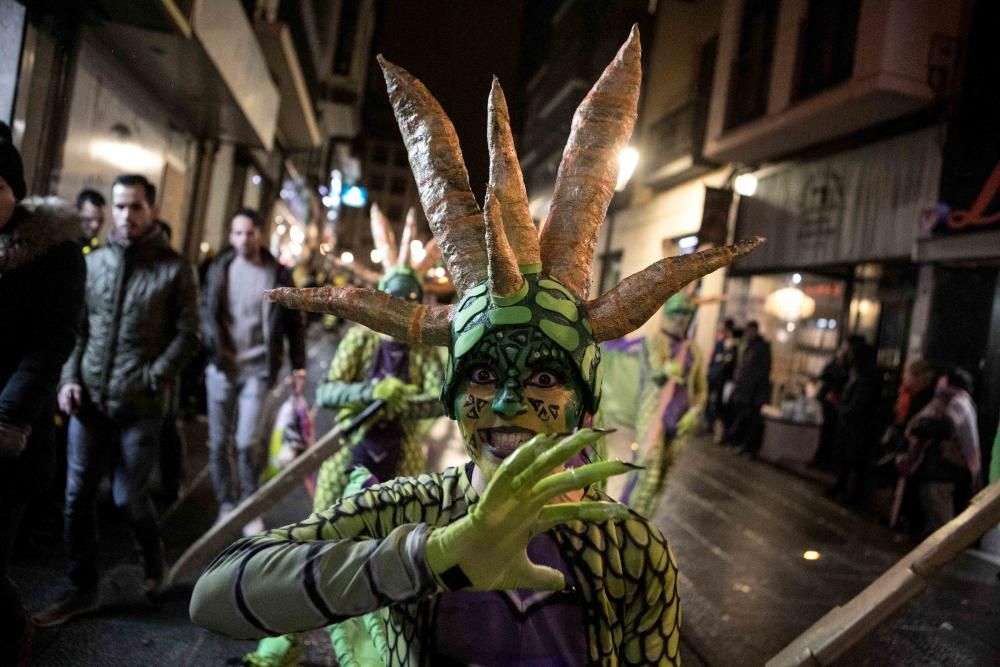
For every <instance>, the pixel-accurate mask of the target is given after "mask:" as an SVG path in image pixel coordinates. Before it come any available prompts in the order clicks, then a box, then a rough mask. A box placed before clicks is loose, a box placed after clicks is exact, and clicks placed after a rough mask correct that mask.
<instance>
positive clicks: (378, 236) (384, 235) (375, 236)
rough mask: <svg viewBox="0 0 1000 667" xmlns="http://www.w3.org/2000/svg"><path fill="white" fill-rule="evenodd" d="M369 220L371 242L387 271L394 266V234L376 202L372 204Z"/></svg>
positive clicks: (387, 219)
mask: <svg viewBox="0 0 1000 667" xmlns="http://www.w3.org/2000/svg"><path fill="white" fill-rule="evenodd" d="M369 217H370V222H371V226H372V242H373V243H374V244H375V249H376V250H378V251H379V252H381V253H382V268H383V269H385V270H386V271H388V270H389V269H391V268H392V267H394V266H396V234H395V233H393V231H392V224H391V223H390V222H389V218H387V217H386V216H385V213H383V212H382V209H381V208H379V205H378V204H372V210H371V215H370V216H369Z"/></svg>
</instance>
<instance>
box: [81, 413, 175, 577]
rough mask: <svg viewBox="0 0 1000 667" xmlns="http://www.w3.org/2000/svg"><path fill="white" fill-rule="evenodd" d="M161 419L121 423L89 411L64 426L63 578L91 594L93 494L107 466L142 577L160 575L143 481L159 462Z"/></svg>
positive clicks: (146, 481) (156, 532) (94, 545)
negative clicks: (66, 566) (65, 575)
mask: <svg viewBox="0 0 1000 667" xmlns="http://www.w3.org/2000/svg"><path fill="white" fill-rule="evenodd" d="M162 425H163V419H162V418H161V417H149V418H142V419H134V420H129V421H125V422H118V421H113V420H112V419H110V418H109V417H107V416H105V415H103V414H100V413H98V412H97V411H95V410H90V411H88V413H87V414H86V416H76V417H73V418H72V419H71V420H70V423H69V439H68V442H67V451H66V459H67V471H66V551H67V554H68V557H69V578H70V581H72V582H73V585H74V586H76V587H77V588H82V589H86V590H94V589H96V587H97V584H98V572H97V491H98V488H99V485H100V482H101V478H102V477H103V475H104V467H105V464H106V463H107V462H108V460H109V458H110V460H111V494H112V497H113V499H114V502H115V506H116V507H118V509H119V510H121V511H122V512H123V513H124V514H125V517H126V519H127V520H128V522H129V523H130V524H131V526H132V529H133V531H135V536H136V540H137V541H138V542H139V548H140V549H141V550H142V554H143V558H144V560H145V563H146V569H147V574H149V573H151V572H156V570H157V569H158V568H159V569H162V567H163V563H162V550H161V549H162V546H161V545H162V542H161V540H160V527H159V524H158V523H157V519H156V509H155V507H154V506H153V500H152V498H150V495H149V490H148V488H149V481H150V477H151V476H152V474H153V470H154V469H155V468H156V464H157V462H158V460H159V438H160V430H161V428H162Z"/></svg>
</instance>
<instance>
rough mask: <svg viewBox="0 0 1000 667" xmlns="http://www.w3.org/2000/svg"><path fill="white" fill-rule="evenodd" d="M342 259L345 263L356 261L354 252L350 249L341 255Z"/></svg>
mask: <svg viewBox="0 0 1000 667" xmlns="http://www.w3.org/2000/svg"><path fill="white" fill-rule="evenodd" d="M340 261H341V262H343V263H344V264H350V263H351V262H353V261H354V253H353V252H351V251H350V250H345V251H344V252H343V254H341V255H340Z"/></svg>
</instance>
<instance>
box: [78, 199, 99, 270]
mask: <svg viewBox="0 0 1000 667" xmlns="http://www.w3.org/2000/svg"><path fill="white" fill-rule="evenodd" d="M105 204H106V202H105V201H104V195H102V194H101V193H100V192H98V191H97V190H91V189H89V188H88V189H84V190H80V194H78V195H77V196H76V210H77V212H78V213H79V214H80V242H81V245H82V246H83V254H84V255H87V254H90V253H91V252H92V251H93V250H95V249H96V248H97V246H99V245H100V244H101V241H100V238H99V236H100V233H101V228H102V227H104V206H105Z"/></svg>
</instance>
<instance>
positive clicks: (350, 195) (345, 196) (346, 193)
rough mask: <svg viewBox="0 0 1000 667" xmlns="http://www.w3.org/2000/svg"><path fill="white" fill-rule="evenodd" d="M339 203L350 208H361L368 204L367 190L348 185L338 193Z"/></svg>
mask: <svg viewBox="0 0 1000 667" xmlns="http://www.w3.org/2000/svg"><path fill="white" fill-rule="evenodd" d="M340 203H341V204H343V205H344V206H351V207H352V208H362V207H364V205H365V204H367V203H368V190H366V189H364V188H362V187H360V186H357V185H348V186H346V187H344V189H343V190H341V191H340Z"/></svg>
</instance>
